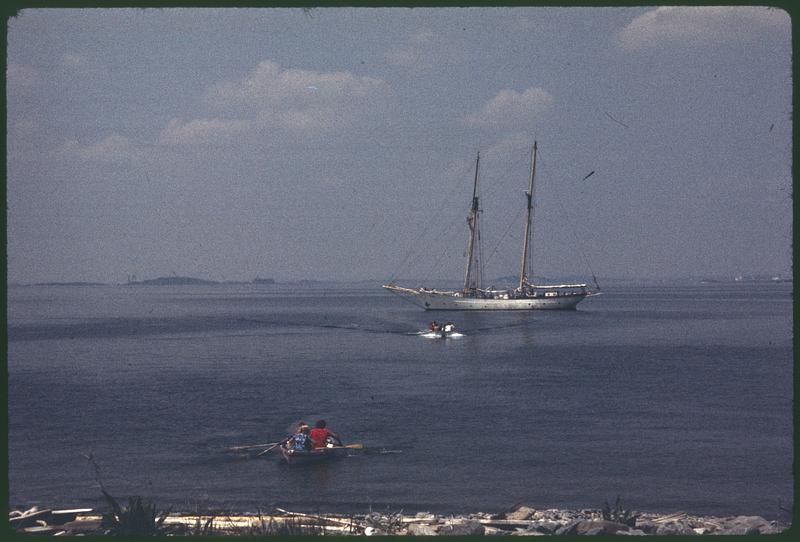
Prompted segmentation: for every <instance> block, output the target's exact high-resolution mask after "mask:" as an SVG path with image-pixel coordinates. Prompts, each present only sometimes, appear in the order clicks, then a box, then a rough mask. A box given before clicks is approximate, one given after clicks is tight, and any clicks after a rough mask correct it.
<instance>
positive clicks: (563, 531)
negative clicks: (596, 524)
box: [555, 519, 583, 536]
mask: <svg viewBox="0 0 800 542" xmlns="http://www.w3.org/2000/svg"><path fill="white" fill-rule="evenodd" d="M581 521H583V520H581V519H575V520H572V521H570V522H569V523H566V524H564V525H562V526H561V527H559V528H558V529H556V532H555V534H557V535H559V536H560V535H567V536H569V535H573V534H575V528H576V527H577V526H578V524H579V523H580V522H581Z"/></svg>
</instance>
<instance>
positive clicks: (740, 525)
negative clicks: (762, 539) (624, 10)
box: [722, 516, 770, 536]
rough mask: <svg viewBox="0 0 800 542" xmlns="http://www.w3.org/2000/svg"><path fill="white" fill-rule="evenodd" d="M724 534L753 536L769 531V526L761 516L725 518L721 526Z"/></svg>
mask: <svg viewBox="0 0 800 542" xmlns="http://www.w3.org/2000/svg"><path fill="white" fill-rule="evenodd" d="M722 530H723V531H724V532H725V534H733V535H747V536H751V535H755V534H761V533H762V532H769V531H770V524H769V522H768V521H767V520H765V519H764V518H762V517H761V516H736V517H735V518H726V521H725V522H724V523H723V525H722Z"/></svg>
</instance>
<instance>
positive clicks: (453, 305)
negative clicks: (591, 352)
mask: <svg viewBox="0 0 800 542" xmlns="http://www.w3.org/2000/svg"><path fill="white" fill-rule="evenodd" d="M536 151H537V147H536V142H535V141H534V143H533V148H532V149H531V167H530V175H529V177H528V191H527V192H525V196H526V197H527V204H528V208H527V209H528V213H527V218H526V220H525V235H524V237H523V243H522V260H521V264H520V273H519V283H518V285H517V287H516V288H513V289H491V288H489V289H486V288H483V287H482V286H481V262H480V257H479V252H480V250H476V240H477V241H479V240H480V233H479V216H480V214H479V213H480V206H479V201H478V171H479V167H480V161H481V156H480V153H478V157H477V159H476V162H475V180H474V182H473V187H472V206H471V207H470V210H469V215H468V216H467V224H468V226H469V241H468V244H467V269H466V272H465V275H464V286H463V288H462V289H461V290H458V291H440V290H436V289H432V288H425V287H420V288H417V289H412V288H403V287H401V286H397V285H395V284H391V283H390V284H384V285H383V288H385V289H387V290H389V291H390V292H392V293H395V294H398V295H402V296H407V297H409V298H410V300H411V301H413V302H415V303H416V304H418V305H420V306H421V307H423V308H424V309H425V310H459V311H489V310H501V311H506V310H543V309H547V310H554V309H558V310H574V309H575V308H576V307H577V305H578V303H580V302H581V301H583V299H584V298H586V297H587V296H590V295H595V294H596V292H590V291H589V289H588V288H587V285H586V284H584V283H581V284H533V283H532V280H533V273H532V271H531V267H532V265H531V259H532V250H531V243H530V239H531V236H532V230H533V227H532V226H533V188H534V180H535V177H536ZM595 285H597V280H596V279H595ZM597 289H598V290H599V287H598V288H597Z"/></svg>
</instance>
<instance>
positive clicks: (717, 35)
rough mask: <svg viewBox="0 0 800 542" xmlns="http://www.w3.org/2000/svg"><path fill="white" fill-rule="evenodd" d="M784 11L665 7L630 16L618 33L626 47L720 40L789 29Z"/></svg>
mask: <svg viewBox="0 0 800 542" xmlns="http://www.w3.org/2000/svg"><path fill="white" fill-rule="evenodd" d="M790 26H791V23H790V20H789V16H788V14H787V13H786V12H785V11H782V10H779V9H772V8H767V7H760V6H736V7H733V6H668V7H659V8H656V9H654V10H652V11H648V12H647V13H645V14H643V15H640V16H639V17H636V18H635V19H633V20H632V21H631V22H630V23H629V24H628V25H627V26H626V27H625V28H624V29H623V30H622V31H621V32H620V33H619V35H618V36H617V41H618V44H619V45H620V46H621V47H623V48H626V49H638V48H642V47H656V46H661V45H664V44H670V43H677V44H687V43H688V44H694V43H719V42H725V41H731V40H737V39H741V38H742V37H743V36H746V35H747V33H748V32H752V31H763V30H768V29H783V30H785V31H789V29H790Z"/></svg>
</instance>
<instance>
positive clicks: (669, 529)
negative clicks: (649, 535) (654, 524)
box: [656, 521, 697, 536]
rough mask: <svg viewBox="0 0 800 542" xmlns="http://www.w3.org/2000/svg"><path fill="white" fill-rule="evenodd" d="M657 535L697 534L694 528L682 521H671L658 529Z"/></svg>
mask: <svg viewBox="0 0 800 542" xmlns="http://www.w3.org/2000/svg"><path fill="white" fill-rule="evenodd" d="M656 534H657V535H668V536H669V535H690V536H693V535H697V533H696V532H694V529H692V528H691V527H689V526H688V525H686V524H685V523H683V522H681V521H670V522H668V523H665V524H664V525H661V526H660V527H659V528H658V529H657V530H656Z"/></svg>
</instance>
